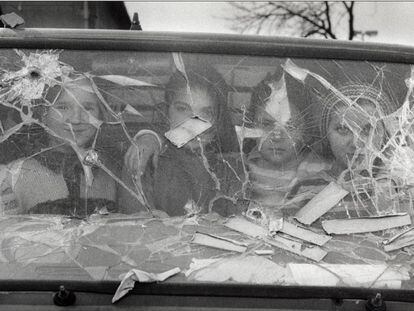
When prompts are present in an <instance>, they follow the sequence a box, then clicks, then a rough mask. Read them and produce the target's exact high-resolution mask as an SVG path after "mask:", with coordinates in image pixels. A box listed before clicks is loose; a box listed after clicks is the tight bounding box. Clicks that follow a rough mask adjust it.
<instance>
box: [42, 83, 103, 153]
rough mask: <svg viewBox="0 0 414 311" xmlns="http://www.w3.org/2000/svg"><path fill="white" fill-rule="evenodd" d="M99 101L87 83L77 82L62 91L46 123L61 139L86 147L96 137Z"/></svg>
mask: <svg viewBox="0 0 414 311" xmlns="http://www.w3.org/2000/svg"><path fill="white" fill-rule="evenodd" d="M98 105H99V99H98V97H97V96H96V94H95V93H93V92H92V91H91V88H90V85H88V84H87V83H86V82H76V83H74V84H73V85H70V86H67V87H66V88H65V89H63V90H62V92H61V94H60V95H59V97H58V99H57V100H56V102H55V104H54V105H53V106H52V107H50V108H49V110H48V112H47V115H46V116H45V118H44V123H45V124H46V126H47V127H48V128H50V129H51V130H52V131H54V132H55V133H56V134H57V135H59V137H62V138H65V139H68V140H71V141H74V142H75V143H76V144H77V145H78V146H81V147H83V146H85V145H86V144H87V143H88V142H89V141H90V140H91V139H92V138H93V137H94V135H95V133H96V127H95V126H94V125H93V123H95V122H96V121H97V120H98V119H99V117H100V110H99V106H98Z"/></svg>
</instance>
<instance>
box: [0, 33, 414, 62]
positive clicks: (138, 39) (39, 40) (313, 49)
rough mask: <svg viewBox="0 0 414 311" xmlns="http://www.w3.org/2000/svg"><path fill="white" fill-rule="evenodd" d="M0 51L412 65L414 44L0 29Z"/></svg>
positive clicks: (255, 36)
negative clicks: (182, 54) (170, 54)
mask: <svg viewBox="0 0 414 311" xmlns="http://www.w3.org/2000/svg"><path fill="white" fill-rule="evenodd" d="M0 42H1V45H2V47H3V48H46V49H53V48H63V49H87V50H90V49H110V50H135V51H154V52H155V51H164V52H174V51H181V52H194V53H213V54H235V55H255V56H277V57H299V58H300V57H303V58H324V59H348V60H366V61H387V62H398V63H413V62H414V46H405V45H397V44H383V43H368V42H356V41H344V40H327V39H309V38H292V37H280V36H259V35H234V34H212V33H211V34H210V33H178V32H150V31H135V30H103V29H99V30H96V29H48V28H26V29H9V28H3V29H0Z"/></svg>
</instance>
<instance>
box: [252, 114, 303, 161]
mask: <svg viewBox="0 0 414 311" xmlns="http://www.w3.org/2000/svg"><path fill="white" fill-rule="evenodd" d="M293 123H294V122H292V119H290V120H289V121H288V122H287V123H286V124H285V125H280V124H278V122H276V120H275V119H274V118H273V117H271V116H270V115H269V114H268V113H267V112H266V111H265V110H264V109H259V111H258V113H257V115H256V126H257V127H260V128H261V129H263V130H264V131H265V135H264V136H263V137H262V138H261V141H260V143H259V152H260V154H261V156H262V158H263V159H264V160H266V161H267V162H269V163H271V164H273V165H275V166H280V165H287V164H289V163H293V162H295V161H297V158H298V154H299V151H300V149H301V148H302V147H303V142H302V130H301V126H300V125H294V124H293Z"/></svg>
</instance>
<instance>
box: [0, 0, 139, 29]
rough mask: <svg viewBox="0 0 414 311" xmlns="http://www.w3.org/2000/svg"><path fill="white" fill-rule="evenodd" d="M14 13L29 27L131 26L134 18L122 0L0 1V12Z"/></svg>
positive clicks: (120, 27)
mask: <svg viewBox="0 0 414 311" xmlns="http://www.w3.org/2000/svg"><path fill="white" fill-rule="evenodd" d="M11 12H14V13H16V14H18V15H19V16H21V17H22V18H23V19H24V20H25V23H24V27H26V28H92V29H93V28H101V29H129V28H130V27H131V19H130V17H129V15H128V12H127V10H126V8H125V5H124V2H122V1H98V2H94V1H53V2H52V1H1V2H0V13H1V14H7V13H11ZM0 23H1V22H0Z"/></svg>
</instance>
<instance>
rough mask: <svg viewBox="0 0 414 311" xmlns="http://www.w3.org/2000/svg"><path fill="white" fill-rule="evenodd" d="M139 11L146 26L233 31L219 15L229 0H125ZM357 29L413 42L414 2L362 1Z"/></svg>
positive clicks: (387, 39) (379, 39)
mask: <svg viewBox="0 0 414 311" xmlns="http://www.w3.org/2000/svg"><path fill="white" fill-rule="evenodd" d="M125 3H126V6H127V9H128V11H129V13H130V14H131V15H132V13H133V12H138V14H139V17H140V22H141V25H142V27H143V29H144V30H153V31H189V32H215V33H234V32H233V31H232V30H231V29H230V27H229V23H228V22H227V21H225V20H224V19H222V18H220V17H226V16H227V17H228V16H231V13H232V7H231V6H230V5H229V4H228V3H227V2H125ZM355 12H356V14H355V16H356V17H355V26H356V29H357V30H377V31H378V35H377V36H376V37H371V38H366V41H377V42H387V43H399V44H409V45H414V34H413V32H414V31H413V29H414V2H359V3H356V5H355Z"/></svg>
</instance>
